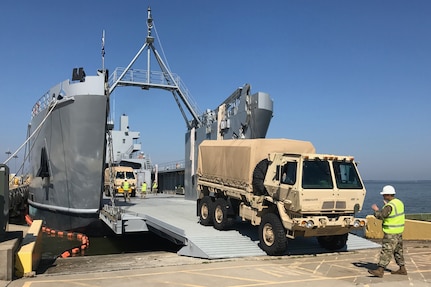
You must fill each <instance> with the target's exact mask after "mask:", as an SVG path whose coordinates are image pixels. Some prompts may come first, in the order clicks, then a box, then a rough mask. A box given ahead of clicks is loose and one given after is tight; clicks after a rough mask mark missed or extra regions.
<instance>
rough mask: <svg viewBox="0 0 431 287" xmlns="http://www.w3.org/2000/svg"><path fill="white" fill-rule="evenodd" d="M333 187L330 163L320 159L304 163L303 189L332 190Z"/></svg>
mask: <svg viewBox="0 0 431 287" xmlns="http://www.w3.org/2000/svg"><path fill="white" fill-rule="evenodd" d="M333 186H334V185H333V183H332V179H331V170H330V168H329V162H328V161H323V160H320V159H316V160H305V161H304V163H303V167H302V188H304V189H331V188H333Z"/></svg>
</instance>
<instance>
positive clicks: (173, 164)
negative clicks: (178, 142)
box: [157, 159, 185, 171]
mask: <svg viewBox="0 0 431 287" xmlns="http://www.w3.org/2000/svg"><path fill="white" fill-rule="evenodd" d="M184 168H185V160H183V159H182V160H176V161H170V162H165V163H160V164H158V165H157V169H158V171H166V170H176V169H184Z"/></svg>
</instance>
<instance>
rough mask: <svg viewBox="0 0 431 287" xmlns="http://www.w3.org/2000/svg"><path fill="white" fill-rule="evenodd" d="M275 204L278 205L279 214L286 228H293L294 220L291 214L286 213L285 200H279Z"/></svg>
mask: <svg viewBox="0 0 431 287" xmlns="http://www.w3.org/2000/svg"><path fill="white" fill-rule="evenodd" d="M275 205H276V206H277V210H278V215H279V216H280V220H281V223H282V224H283V226H284V228H286V229H287V230H291V229H292V224H293V221H292V219H291V218H290V216H289V215H288V214H287V213H286V208H285V202H283V201H277V202H276V203H275Z"/></svg>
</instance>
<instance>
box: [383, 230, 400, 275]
mask: <svg viewBox="0 0 431 287" xmlns="http://www.w3.org/2000/svg"><path fill="white" fill-rule="evenodd" d="M392 254H393V255H394V258H395V262H396V263H397V264H398V266H404V264H405V263H404V255H403V235H402V234H386V233H385V236H384V237H383V240H382V250H381V251H380V260H379V266H381V267H386V266H388V264H389V262H391V259H392Z"/></svg>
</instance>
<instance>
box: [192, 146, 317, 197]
mask: <svg viewBox="0 0 431 287" xmlns="http://www.w3.org/2000/svg"><path fill="white" fill-rule="evenodd" d="M274 152H278V153H291V154H302V153H315V152H316V151H315V149H314V146H313V144H312V143H311V142H308V141H299V140H291V139H236V140H205V141H203V142H202V143H201V144H200V145H199V156H198V169H197V174H198V176H199V178H200V179H205V180H208V181H211V182H216V183H219V184H223V185H228V186H232V187H236V188H241V189H245V190H247V191H249V192H251V191H252V190H251V182H252V177H253V170H254V168H255V167H256V165H257V164H258V163H259V162H260V161H261V160H263V159H266V158H268V154H269V153H274Z"/></svg>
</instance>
